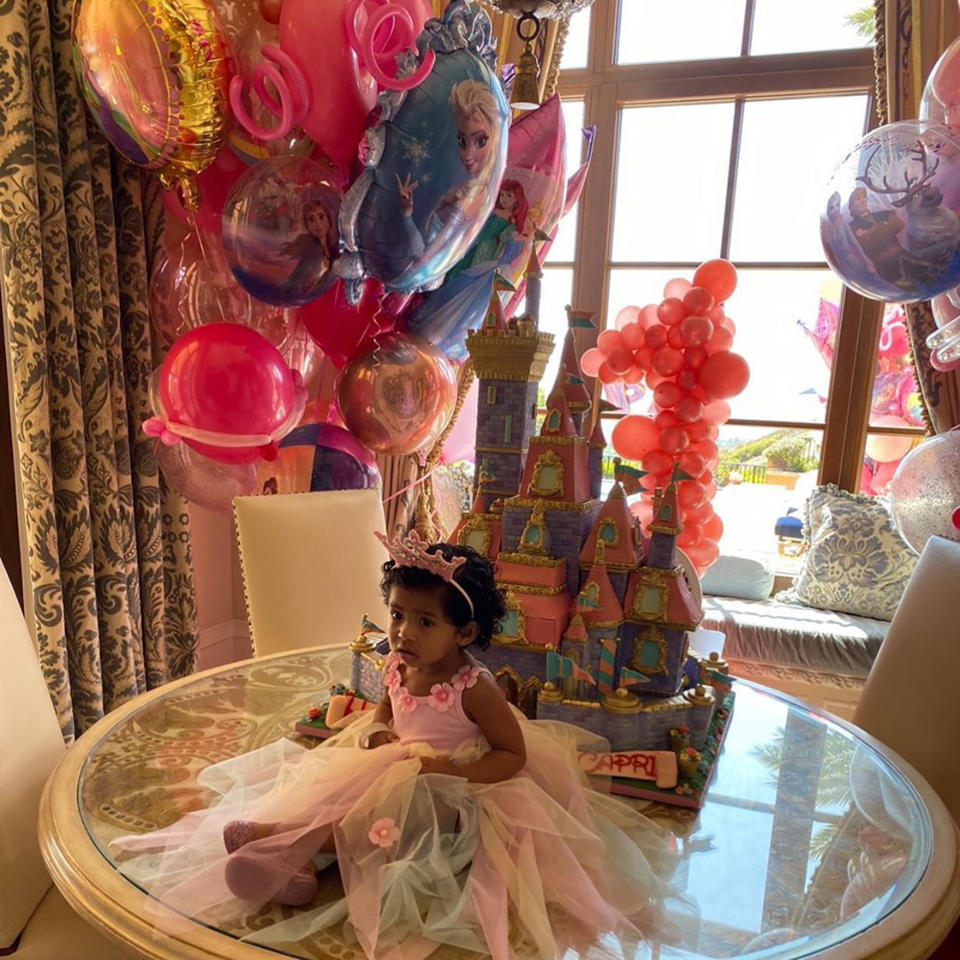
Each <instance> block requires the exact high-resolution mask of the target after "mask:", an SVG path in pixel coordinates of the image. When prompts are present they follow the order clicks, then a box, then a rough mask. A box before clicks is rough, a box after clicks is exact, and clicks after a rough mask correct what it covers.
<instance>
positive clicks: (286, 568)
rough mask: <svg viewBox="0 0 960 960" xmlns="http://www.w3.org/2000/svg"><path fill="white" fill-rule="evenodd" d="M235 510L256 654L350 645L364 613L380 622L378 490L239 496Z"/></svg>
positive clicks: (382, 552) (380, 520) (382, 615)
mask: <svg viewBox="0 0 960 960" xmlns="http://www.w3.org/2000/svg"><path fill="white" fill-rule="evenodd" d="M233 506H234V514H235V517H236V523H237V536H238V539H239V544H240V564H241V568H242V571H243V586H244V592H245V594H246V598H247V617H248V619H249V622H250V636H251V640H252V642H253V650H254V654H255V656H258V657H262V656H265V655H266V654H270V653H277V652H279V651H281V650H292V649H298V648H302V647H313V646H318V645H321V644H334V643H345V642H349V641H351V640H353V639H355V638H356V636H357V634H358V633H359V630H360V622H361V618H362V617H363V615H364V614H367V615H369V616H370V618H371V619H372V620H374V621H376V622H378V623H383V621H384V619H385V612H384V607H383V599H382V598H381V595H380V566H381V565H382V564H383V562H384V561H385V560H386V559H387V554H386V551H385V550H384V548H383V546H382V544H381V543H380V541H379V540H377V538H376V537H374V535H373V534H374V531H376V530H379V531H381V532H382V531H383V530H384V521H383V507H382V505H381V503H380V494H379V491H377V490H330V491H324V492H317V493H293V494H282V495H279V496H260V497H237V498H236V499H235V500H234V501H233Z"/></svg>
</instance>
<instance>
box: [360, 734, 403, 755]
mask: <svg viewBox="0 0 960 960" xmlns="http://www.w3.org/2000/svg"><path fill="white" fill-rule="evenodd" d="M399 739H400V738H399V737H398V736H397V735H396V734H395V733H394V732H393V731H392V730H378V731H377V732H376V733H373V734H371V735H370V739H369V740H367V749H368V750H373V749H374V748H375V747H382V746H383V745H384V744H387V743H396V742H397V740H399Z"/></svg>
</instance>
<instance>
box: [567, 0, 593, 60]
mask: <svg viewBox="0 0 960 960" xmlns="http://www.w3.org/2000/svg"><path fill="white" fill-rule="evenodd" d="M591 9H592V8H591V7H587V8H586V9H585V10H581V11H580V12H579V13H575V14H574V15H573V16H572V17H571V18H570V23H569V25H568V27H567V39H566V41H565V42H564V44H563V59H562V60H561V61H560V66H561V69H563V70H582V69H583V68H584V67H585V66H587V64H588V62H589V55H590V10H591Z"/></svg>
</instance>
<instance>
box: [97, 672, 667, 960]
mask: <svg viewBox="0 0 960 960" xmlns="http://www.w3.org/2000/svg"><path fill="white" fill-rule="evenodd" d="M483 673H486V670H485V668H483V667H481V666H479V665H477V664H468V665H467V666H465V667H463V668H462V669H461V670H459V671H458V672H457V673H456V674H455V675H454V676H453V677H452V678H451V679H450V681H449V682H447V683H443V684H437V685H435V686H434V688H433V690H432V691H431V693H430V694H429V695H428V696H425V697H415V696H413V695H411V694H410V693H409V692H408V691H407V690H406V688H405V687H404V680H403V666H402V664H401V663H400V661H399V659H398V658H396V657H394V656H391V657H389V658H388V659H387V663H386V667H385V670H384V684H385V687H386V690H387V692H388V694H389V696H390V701H391V704H392V707H393V723H394V730H395V733H396V734H397V736H398V737H399V740H398V741H397V742H395V743H390V744H386V745H384V746H380V747H377V748H375V749H370V750H365V749H361V748H360V747H359V741H360V737H361V736H362V735H363V733H364V731H365V730H366V729H367V728H368V727H369V726H370V724H371V722H372V717H371V714H372V712H373V711H369V712H364V713H361V714H359V715H358V719H356V720H355V721H354V722H351V723H350V724H349V725H348V726H346V727H345V728H344V729H343V730H341V731H340V732H339V733H337V734H336V735H335V736H334V737H332V738H331V739H330V740H329V741H327V742H326V744H324V745H323V746H320V747H317V748H315V749H312V750H311V749H305V748H303V747H300V746H299V745H298V744H296V743H294V742H292V741H290V740H286V739H284V740H280V741H277V742H276V743H273V744H270V745H268V746H266V747H263V748H261V749H259V750H255V751H253V752H252V753H248V754H245V755H243V756H240V757H236V758H234V759H231V760H227V761H224V762H222V763H218V764H215V765H213V766H211V767H209V768H207V770H205V771H204V773H203V774H202V777H201V779H202V782H203V784H204V785H205V786H207V787H208V788H210V789H212V790H214V791H215V793H216V794H218V795H219V799H218V800H217V802H216V803H215V804H214V805H212V806H211V807H209V808H207V809H205V810H200V811H196V812H193V813H189V814H187V815H186V816H185V817H183V818H182V819H181V820H180V821H178V822H177V823H176V824H173V825H172V826H171V827H168V828H165V829H164V830H160V831H154V832H152V833H149V834H143V835H138V836H129V837H122V838H120V839H119V840H116V841H114V844H115V845H116V846H118V847H120V848H121V849H123V850H125V851H129V852H131V853H135V854H136V856H133V857H132V858H131V859H128V860H126V861H125V862H124V863H122V864H121V866H120V869H121V870H122V871H123V872H124V873H125V874H126V875H128V876H129V877H130V878H131V879H133V880H135V881H136V882H137V883H139V884H141V885H142V886H144V887H145V888H146V889H148V890H149V891H150V892H151V893H152V894H153V895H154V896H155V897H157V898H158V899H160V900H161V901H162V902H163V903H164V904H166V905H167V906H169V907H172V908H173V909H174V910H176V911H178V912H180V913H184V914H187V915H189V916H191V917H194V918H195V919H198V920H201V921H204V922H208V923H214V924H216V923H218V922H222V921H229V920H230V919H231V918H233V919H235V918H237V917H241V916H244V915H248V914H250V913H252V912H254V911H255V910H256V909H257V908H258V907H259V906H262V904H263V903H266V902H268V901H269V900H270V899H272V895H273V894H274V893H276V892H277V891H278V890H280V889H282V888H283V886H284V885H285V884H286V883H287V882H288V881H289V879H290V877H291V876H292V874H294V873H295V872H297V871H298V870H300V869H301V868H302V867H303V866H304V865H305V864H306V863H308V862H309V861H310V860H311V858H312V857H313V855H314V854H315V853H316V851H317V850H318V849H319V847H320V846H321V845H322V844H324V843H325V841H327V840H328V839H329V837H330V836H331V834H332V836H333V838H334V841H335V843H336V856H337V866H338V867H339V871H340V876H341V879H342V884H343V890H344V896H343V897H342V898H341V899H339V900H336V901H334V902H332V903H331V902H324V903H317V904H316V905H307V906H305V907H301V908H296V909H294V910H292V911H291V912H292V915H291V916H289V918H288V919H284V920H282V921H280V922H278V923H275V924H273V925H271V926H268V927H266V928H264V929H262V930H259V931H257V932H256V933H254V934H252V935H249V936H247V937H246V940H247V941H250V942H254V943H259V944H264V945H269V944H271V943H274V944H280V943H289V942H291V941H297V940H300V939H302V938H303V937H306V936H308V935H310V934H311V933H313V932H316V931H318V930H321V929H326V928H329V927H330V926H332V925H342V927H343V930H344V933H345V935H346V936H347V938H348V939H351V940H353V939H355V940H356V941H357V942H358V943H359V945H360V947H361V948H362V949H363V951H364V952H365V954H366V955H367V956H369V957H390V956H396V957H403V958H405V960H407V958H414V957H425V956H428V955H429V954H430V953H431V952H432V951H433V950H434V949H435V948H436V947H437V946H439V945H441V944H449V945H452V946H454V947H459V948H463V949H466V950H473V951H478V952H480V953H484V954H491V955H492V956H493V957H495V958H497V960H508V958H510V957H512V956H514V955H515V953H514V951H513V949H512V947H511V944H512V943H513V944H515V943H516V942H518V940H520V941H522V942H524V943H526V944H527V945H529V946H530V948H531V950H530V952H531V955H532V956H537V957H544V958H549V957H555V956H560V955H562V954H563V952H564V951H565V950H566V949H568V948H569V947H571V946H573V947H577V948H579V949H585V948H587V947H588V946H589V945H590V944H595V943H597V942H599V941H600V940H602V939H606V940H607V942H608V943H609V942H610V938H611V937H613V938H614V939H617V940H619V941H620V943H621V944H622V943H623V942H624V941H627V942H632V943H636V941H637V940H639V939H642V938H643V935H644V919H643V918H644V916H648V915H649V913H650V911H649V908H650V906H651V902H652V901H655V900H656V899H657V898H659V897H660V896H662V894H663V885H662V883H661V881H660V880H659V879H658V876H657V873H656V872H655V871H654V869H653V868H652V867H651V862H660V861H661V857H662V855H663V854H664V852H665V851H666V849H667V846H668V842H667V839H666V838H665V836H664V834H663V832H662V831H661V830H660V828H658V827H657V826H655V825H654V824H653V823H652V822H651V821H650V820H648V819H647V818H646V817H643V816H642V815H640V814H638V813H636V812H635V811H634V810H632V809H631V808H630V807H629V806H627V805H626V804H625V803H622V802H620V801H619V800H615V799H613V798H612V797H610V796H608V795H606V794H603V793H601V792H599V791H597V790H594V789H591V787H590V785H589V784H588V783H587V781H586V778H585V777H584V775H583V774H582V773H581V772H580V769H579V767H578V765H577V762H576V751H577V750H578V748H584V749H590V750H594V751H598V750H602V749H604V747H605V744H604V743H603V742H602V741H599V738H597V737H594V736H593V735H592V734H589V733H586V732H585V731H583V730H580V729H579V728H576V727H573V726H570V725H568V724H562V723H554V722H546V721H530V720H527V719H526V718H525V717H523V716H522V715H521V714H520V713H519V712H517V717H518V719H519V721H520V724H521V729H522V730H523V735H524V741H525V745H526V753H527V762H526V765H525V766H524V768H523V770H522V771H521V772H520V773H519V774H517V775H516V776H514V777H511V778H510V779H508V780H504V781H501V782H499V783H489V784H481V783H470V782H468V781H467V780H466V779H464V778H461V777H455V776H448V775H444V774H421V773H420V761H419V759H418V758H419V757H421V756H435V755H442V756H449V757H451V758H452V759H453V761H454V763H470V762H473V761H474V760H476V759H478V758H479V757H481V756H483V754H484V753H486V752H487V751H488V750H489V749H490V746H489V744H488V743H487V741H486V740H485V738H484V737H483V735H482V734H481V732H480V729H479V727H478V726H477V725H476V724H475V723H474V722H473V721H472V720H471V719H470V718H469V717H468V716H467V714H466V713H465V712H464V709H463V705H462V696H463V691H464V690H465V689H467V688H469V687H471V686H473V685H474V684H475V683H477V682H478V679H479V678H480V676H481V674H483ZM234 819H248V820H254V821H258V822H266V823H275V824H278V825H279V826H278V827H276V828H275V832H274V833H272V834H271V835H270V836H268V837H265V838H263V839H260V840H254V841H252V842H250V843H248V844H246V845H245V846H243V847H241V848H240V850H238V851H237V852H236V853H234V854H233V856H238V855H240V854H241V853H242V855H243V856H245V857H256V858H258V860H259V861H260V863H261V865H262V866H263V867H264V868H265V872H266V874H267V875H268V876H269V878H270V879H269V880H268V881H267V882H266V883H265V885H264V889H263V891H262V900H261V901H260V902H259V903H258V902H255V901H250V900H239V899H238V898H237V897H235V896H234V895H233V894H232V893H231V891H230V889H229V888H228V886H227V884H226V882H225V879H224V872H225V865H226V862H227V859H228V855H227V853H226V851H225V849H224V846H223V837H222V833H223V827H224V825H225V824H226V823H228V822H229V821H230V820H234ZM620 955H622V954H620Z"/></svg>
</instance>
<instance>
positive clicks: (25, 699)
mask: <svg viewBox="0 0 960 960" xmlns="http://www.w3.org/2000/svg"><path fill="white" fill-rule="evenodd" d="M0 637H2V641H0V642H2V647H0V650H2V658H0V730H2V731H3V749H2V750H0V783H2V784H3V787H2V789H0V948H3V947H6V946H9V945H10V944H11V943H13V941H14V940H16V938H17V937H18V936H19V935H20V932H21V931H22V930H23V928H24V927H25V926H26V925H27V921H28V920H29V919H30V916H31V914H32V913H33V911H34V910H35V909H36V908H37V905H38V904H39V903H40V901H41V900H42V899H43V896H44V894H45V893H46V892H47V890H48V889H49V887H50V875H49V874H48V873H47V869H46V867H45V866H44V864H43V860H42V858H41V856H40V844H39V841H38V840H37V816H38V812H39V808H40V794H41V793H42V792H43V785H44V783H46V780H47V777H48V776H49V775H50V772H51V771H52V770H53V768H54V766H55V765H56V763H57V761H58V760H59V759H60V758H61V757H62V756H63V753H64V749H65V748H64V744H63V737H62V735H61V733H60V726H59V724H58V723H57V715H56V711H55V710H54V709H53V704H52V703H51V702H50V694H49V692H48V690H47V684H46V681H45V680H44V678H43V671H42V670H41V669H40V661H39V659H38V657H37V652H36V649H35V648H34V645H33V638H32V637H31V636H30V631H29V630H28V629H27V624H26V622H25V621H24V619H23V614H22V613H21V611H20V605H19V603H18V602H17V598H16V595H15V594H14V592H13V587H12V586H11V585H10V580H9V579H8V577H7V573H6V571H5V570H4V569H3V567H2V566H0Z"/></svg>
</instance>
